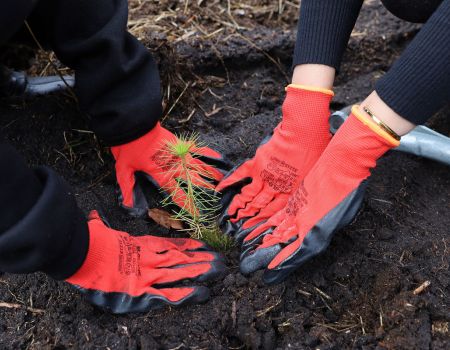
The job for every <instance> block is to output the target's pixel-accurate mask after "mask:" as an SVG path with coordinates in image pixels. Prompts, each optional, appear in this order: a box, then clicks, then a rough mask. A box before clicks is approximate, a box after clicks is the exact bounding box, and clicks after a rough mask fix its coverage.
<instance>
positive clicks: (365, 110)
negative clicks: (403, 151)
mask: <svg viewBox="0 0 450 350" xmlns="http://www.w3.org/2000/svg"><path fill="white" fill-rule="evenodd" d="M363 110H364V112H366V113H367V114H368V115H369V116H370V118H372V120H373V121H374V122H375V123H376V124H377V125H378V126H379V127H380V128H381V129H383V130H384V131H386V132H387V133H388V134H389V135H391V136H392V137H393V138H394V139H396V140H397V141H400V136H399V135H398V134H397V133H396V132H395V131H394V130H392V129H391V128H390V127H389V126H387V125H386V124H385V123H384V122H383V121H382V120H380V119H378V118H377V117H376V116H375V115H374V114H373V113H372V111H371V110H370V109H369V108H367V107H366V106H364V107H363Z"/></svg>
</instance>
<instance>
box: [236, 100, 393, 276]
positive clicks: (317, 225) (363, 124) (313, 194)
mask: <svg viewBox="0 0 450 350" xmlns="http://www.w3.org/2000/svg"><path fill="white" fill-rule="evenodd" d="M398 144H399V142H398V141H397V140H395V139H394V138H393V137H392V136H390V135H389V134H388V133H386V132H385V131H384V130H382V129H381V128H380V127H379V126H378V125H377V124H376V123H374V122H373V121H372V120H371V119H370V118H369V117H367V116H366V115H365V114H363V113H362V112H360V111H359V110H358V107H357V106H354V107H353V109H352V114H351V115H350V117H349V118H348V119H347V121H346V122H345V123H344V124H343V125H342V126H341V128H339V131H338V132H337V133H336V135H335V136H334V138H333V139H332V140H331V142H330V144H329V145H328V147H327V148H326V150H325V151H324V153H323V154H322V156H321V157H320V159H319V160H318V161H317V163H316V164H315V166H314V167H313V168H312V169H311V171H310V172H309V173H308V175H307V176H306V177H305V179H304V180H303V182H302V183H301V184H300V186H299V187H298V189H297V190H296V192H295V193H294V194H293V196H292V197H291V198H290V199H289V202H288V204H287V206H286V207H285V208H284V209H283V210H281V211H280V212H278V213H277V214H276V215H274V216H273V217H272V218H270V219H269V220H268V221H267V222H265V223H264V224H262V225H261V226H259V227H258V228H256V229H255V230H254V231H252V232H251V233H250V234H249V235H248V236H247V237H246V238H245V242H244V244H243V252H242V254H241V263H240V267H241V271H242V272H243V273H251V272H253V271H256V270H258V269H261V268H265V267H267V269H266V270H265V274H264V281H265V282H266V283H277V282H281V281H282V280H283V279H285V278H286V277H287V276H288V275H289V274H290V273H292V272H293V271H294V270H296V269H297V268H298V267H299V266H300V265H301V264H303V263H304V262H305V261H307V260H309V259H310V258H312V257H313V256H315V255H317V254H319V253H321V252H322V251H323V250H325V249H326V248H327V246H328V245H329V243H330V241H331V238H332V235H333V233H334V232H335V231H336V230H338V229H339V228H341V227H343V226H344V225H347V224H348V223H349V222H350V221H351V220H352V219H353V218H354V216H355V215H356V213H357V211H358V209H359V207H360V205H361V202H362V199H363V195H364V189H365V182H366V181H365V180H366V179H367V178H368V177H369V176H370V169H371V168H373V167H375V165H376V161H377V159H378V158H380V157H381V156H382V155H383V154H384V153H385V152H386V151H388V150H389V149H391V148H392V147H396V146H398Z"/></svg>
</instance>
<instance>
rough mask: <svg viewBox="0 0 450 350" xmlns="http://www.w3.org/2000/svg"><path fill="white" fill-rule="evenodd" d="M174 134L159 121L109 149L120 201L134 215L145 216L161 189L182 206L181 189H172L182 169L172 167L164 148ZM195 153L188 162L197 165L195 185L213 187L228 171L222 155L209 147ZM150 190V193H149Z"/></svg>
mask: <svg viewBox="0 0 450 350" xmlns="http://www.w3.org/2000/svg"><path fill="white" fill-rule="evenodd" d="M176 140H177V138H176V136H175V135H174V134H172V133H171V132H170V131H168V130H167V129H165V128H163V127H162V126H161V124H159V123H158V124H157V125H156V126H155V127H154V128H153V129H152V130H151V131H150V132H149V133H147V134H146V135H144V136H142V137H140V138H139V139H137V140H134V141H132V142H129V143H127V144H124V145H120V146H115V147H112V148H111V152H112V154H113V156H114V158H115V160H116V177H117V183H118V185H119V202H120V205H121V206H122V207H123V208H125V209H126V210H127V211H128V212H129V213H130V214H131V215H133V216H145V215H146V214H147V210H148V208H149V200H150V197H154V194H155V191H154V190H156V192H160V191H161V189H162V190H164V191H165V192H166V194H167V195H168V194H172V200H173V202H174V203H175V204H177V205H178V206H180V207H183V206H184V204H185V203H186V200H185V198H184V193H183V191H182V190H179V191H175V192H176V193H173V192H174V189H175V188H176V187H177V185H176V184H177V181H179V179H184V176H185V175H184V174H185V172H183V171H181V169H180V171H177V170H176V169H174V168H173V163H174V162H173V158H171V155H170V152H168V151H167V149H166V147H167V143H174V142H175V141H176ZM193 151H194V152H195V154H191V155H189V156H190V157H191V159H190V160H189V163H190V165H191V166H193V167H197V168H198V169H199V171H198V172H197V173H198V174H206V175H207V178H204V176H201V175H196V174H195V172H194V173H193V178H192V179H191V180H192V183H193V184H194V185H197V186H200V187H203V188H210V189H211V190H213V189H214V186H215V184H217V182H218V181H220V180H221V179H222V178H223V175H224V174H225V173H226V172H227V171H228V170H229V168H230V167H229V166H228V163H227V162H226V161H225V160H224V158H223V157H222V156H221V155H220V154H219V153H217V152H216V151H214V150H212V149H211V148H208V147H195V148H194V149H193ZM151 190H153V193H151V194H148V193H149V191H151Z"/></svg>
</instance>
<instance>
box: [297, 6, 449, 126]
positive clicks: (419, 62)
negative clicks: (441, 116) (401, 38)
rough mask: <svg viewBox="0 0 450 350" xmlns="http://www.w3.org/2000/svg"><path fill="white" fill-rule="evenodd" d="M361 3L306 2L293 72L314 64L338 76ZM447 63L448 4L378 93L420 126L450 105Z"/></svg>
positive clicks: (381, 83) (384, 79)
mask: <svg viewBox="0 0 450 350" xmlns="http://www.w3.org/2000/svg"><path fill="white" fill-rule="evenodd" d="M385 2H386V3H388V1H385ZM362 3H363V1H362V0H303V1H302V3H301V12H300V20H299V25H298V34H297V43H296V47H295V53H294V61H293V64H294V66H295V65H299V64H306V63H315V64H324V65H328V66H331V67H334V68H336V69H337V70H338V69H339V66H340V63H341V59H342V55H343V52H344V50H345V47H346V45H347V43H348V40H349V37H350V34H351V32H352V29H353V27H354V25H355V22H356V19H357V17H358V14H359V11H360V9H361V6H362ZM433 3H435V2H433ZM449 63H450V0H443V1H442V2H441V4H440V5H439V6H438V7H437V9H436V10H435V11H434V12H433V14H432V15H431V17H429V19H428V20H427V22H426V23H425V25H424V26H423V27H422V29H421V31H420V32H419V34H418V35H417V36H416V37H415V38H414V40H413V41H412V42H411V44H410V45H409V46H408V48H407V49H406V50H405V52H403V54H402V56H401V57H400V58H399V59H398V60H397V61H396V62H395V64H394V65H393V67H392V68H391V69H390V70H389V71H388V72H387V73H386V74H385V75H384V76H383V77H382V78H381V79H380V80H379V81H378V82H377V84H376V88H375V90H376V91H377V93H378V95H379V96H380V97H381V99H382V100H383V101H384V102H385V103H386V104H388V105H389V106H390V107H391V108H392V109H393V110H394V111H395V112H397V113H398V114H399V115H401V116H402V117H404V118H406V119H408V120H410V121H411V122H413V123H415V124H422V123H424V122H425V121H426V120H427V119H428V118H430V117H431V116H432V115H433V114H434V113H436V112H437V111H438V110H439V109H441V108H442V107H443V106H444V105H445V104H446V103H448V102H449V101H450V64H449Z"/></svg>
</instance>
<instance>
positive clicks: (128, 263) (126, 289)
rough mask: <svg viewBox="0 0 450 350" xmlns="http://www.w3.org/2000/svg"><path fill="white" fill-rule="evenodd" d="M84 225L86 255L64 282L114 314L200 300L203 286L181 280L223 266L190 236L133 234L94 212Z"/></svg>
mask: <svg viewBox="0 0 450 350" xmlns="http://www.w3.org/2000/svg"><path fill="white" fill-rule="evenodd" d="M88 226H89V251H88V254H87V257H86V260H85V261H84V263H83V265H82V266H81V268H80V269H79V270H78V271H77V272H76V273H75V274H74V275H73V276H72V277H70V278H69V279H67V282H68V283H70V284H72V285H73V286H75V287H76V288H77V289H78V290H79V291H80V292H81V293H82V294H84V295H85V296H86V298H87V300H88V301H89V302H91V303H92V304H94V305H96V306H100V307H103V308H106V309H108V310H109V311H111V312H113V313H126V312H145V311H148V310H150V309H154V308H157V307H159V306H161V305H162V304H164V303H165V304H170V305H181V304H187V303H200V302H203V301H205V300H206V299H208V297H209V291H208V288H206V287H191V286H189V287H186V286H181V284H180V282H182V281H183V280H194V281H197V282H203V281H206V280H211V279H213V278H215V277H218V276H219V275H221V274H222V273H223V272H224V271H225V265H224V263H223V261H222V258H221V257H220V256H219V255H218V254H216V253H214V252H212V251H209V250H208V248H206V247H205V245H204V244H203V243H202V242H199V241H196V240H193V239H183V238H163V237H155V236H142V237H133V236H130V235H129V234H128V233H125V232H121V231H115V230H113V229H110V228H108V227H107V226H105V224H104V223H103V221H102V220H101V219H100V217H99V214H98V213H97V212H96V211H93V212H91V214H90V216H89V222H88ZM169 285H170V287H169ZM177 285H179V286H177Z"/></svg>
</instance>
